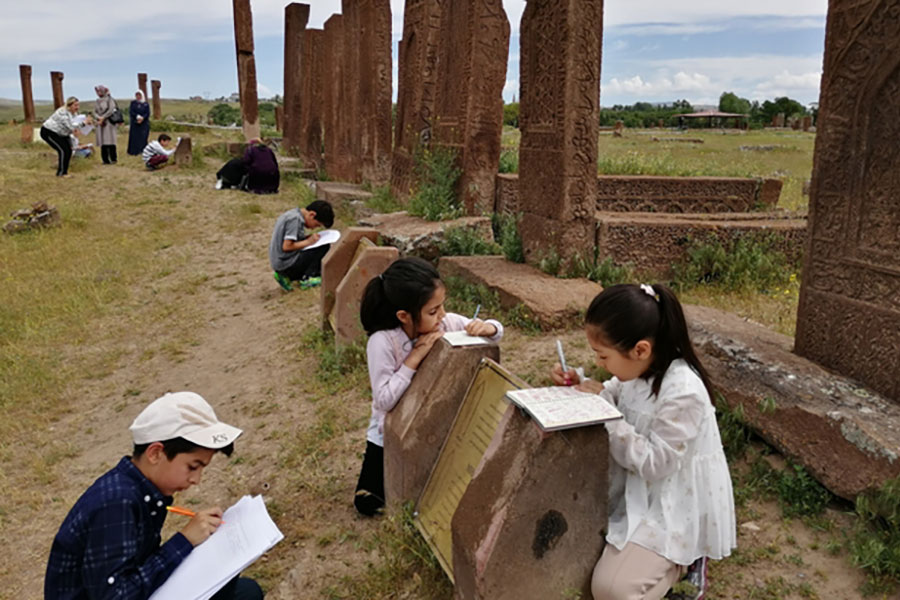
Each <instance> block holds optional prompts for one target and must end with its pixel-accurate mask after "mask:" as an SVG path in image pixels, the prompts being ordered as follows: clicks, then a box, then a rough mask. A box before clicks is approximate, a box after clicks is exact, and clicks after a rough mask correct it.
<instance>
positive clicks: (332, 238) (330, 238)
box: [304, 229, 341, 250]
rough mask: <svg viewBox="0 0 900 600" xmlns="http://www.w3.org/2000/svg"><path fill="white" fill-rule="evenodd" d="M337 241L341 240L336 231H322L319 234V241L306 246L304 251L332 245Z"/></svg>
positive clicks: (339, 234)
mask: <svg viewBox="0 0 900 600" xmlns="http://www.w3.org/2000/svg"><path fill="white" fill-rule="evenodd" d="M339 239H341V232H340V231H338V230H337V229H323V230H322V231H320V232H319V241H317V242H316V243H315V244H313V245H311V246H307V247H306V248H304V250H312V249H313V248H318V247H319V246H324V245H325V244H333V243H335V242H336V241H338V240H339Z"/></svg>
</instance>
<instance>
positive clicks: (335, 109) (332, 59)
mask: <svg viewBox="0 0 900 600" xmlns="http://www.w3.org/2000/svg"><path fill="white" fill-rule="evenodd" d="M343 47H344V23H343V17H342V16H341V15H331V17H329V18H328V20H327V21H325V41H324V44H323V48H322V69H323V71H324V72H325V73H327V74H328V76H326V77H325V78H324V79H323V81H322V85H323V87H322V127H323V128H324V129H325V132H324V137H325V141H324V147H325V170H326V171H328V173H329V174H330V175H329V176H330V177H333V178H341V179H343V177H342V175H343V173H344V169H343V168H342V166H341V159H342V156H341V154H340V152H339V147H340V146H339V144H338V139H339V136H340V134H339V129H340V127H341V123H342V120H343V118H344V114H345V113H344V111H343V107H342V106H341V104H340V99H341V85H342V80H343V71H342V69H343V65H342V62H343Z"/></svg>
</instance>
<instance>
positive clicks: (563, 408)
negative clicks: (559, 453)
mask: <svg viewBox="0 0 900 600" xmlns="http://www.w3.org/2000/svg"><path fill="white" fill-rule="evenodd" d="M506 398H507V399H508V400H509V401H510V402H512V403H513V404H515V405H516V406H518V407H520V408H522V409H523V410H524V411H525V412H527V413H528V414H529V415H531V417H532V418H533V419H534V420H535V421H537V424H538V425H539V426H540V428H541V429H543V430H544V431H557V430H559V429H571V428H573V427H584V426H586V425H596V424H597V423H602V422H604V421H612V420H614V419H621V418H622V413H620V412H619V409H617V408H616V407H615V406H613V405H612V404H610V403H609V402H607V401H606V399H604V398H603V397H602V396H599V395H597V394H591V393H588V392H580V391H578V390H576V389H575V388H574V387H564V386H553V387H542V388H530V389H525V390H510V391H508V392H506Z"/></svg>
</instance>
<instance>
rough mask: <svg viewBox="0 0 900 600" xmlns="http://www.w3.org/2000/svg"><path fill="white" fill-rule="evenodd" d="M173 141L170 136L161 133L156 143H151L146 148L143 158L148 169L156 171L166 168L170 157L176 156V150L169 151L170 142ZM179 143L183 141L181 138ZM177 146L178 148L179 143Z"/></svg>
mask: <svg viewBox="0 0 900 600" xmlns="http://www.w3.org/2000/svg"><path fill="white" fill-rule="evenodd" d="M171 141H172V138H171V137H169V135H168V134H165V133H161V134H159V137H158V138H156V141H155V142H150V143H149V144H147V145H146V146H144V151H143V152H142V153H141V158H142V159H143V161H144V164H145V165H146V166H147V168H148V169H150V170H151V171H155V170H157V169H162V168H163V167H165V166H166V163H167V162H169V157H170V156H172V155H173V154H175V148H172V149H171V150H169V142H171ZM178 141H181V138H178ZM175 146H176V148H177V146H178V143H177V142H176V143H175Z"/></svg>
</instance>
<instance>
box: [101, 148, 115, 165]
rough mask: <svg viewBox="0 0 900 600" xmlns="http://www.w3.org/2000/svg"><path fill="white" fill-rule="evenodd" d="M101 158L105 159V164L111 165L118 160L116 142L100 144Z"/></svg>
mask: <svg viewBox="0 0 900 600" xmlns="http://www.w3.org/2000/svg"><path fill="white" fill-rule="evenodd" d="M100 158H102V159H103V164H104V165H109V164H112V163H114V162H116V161H117V160H118V158H117V156H116V145H115V144H104V145H102V146H100Z"/></svg>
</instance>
